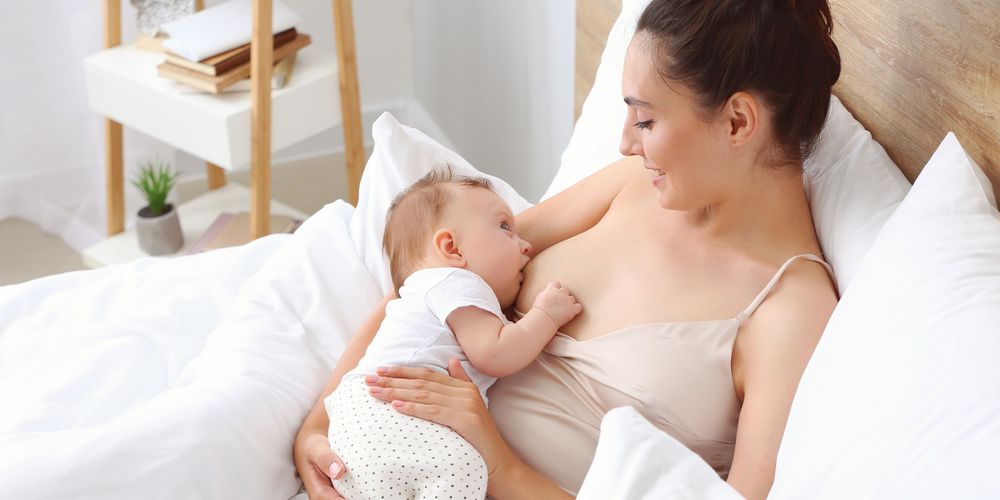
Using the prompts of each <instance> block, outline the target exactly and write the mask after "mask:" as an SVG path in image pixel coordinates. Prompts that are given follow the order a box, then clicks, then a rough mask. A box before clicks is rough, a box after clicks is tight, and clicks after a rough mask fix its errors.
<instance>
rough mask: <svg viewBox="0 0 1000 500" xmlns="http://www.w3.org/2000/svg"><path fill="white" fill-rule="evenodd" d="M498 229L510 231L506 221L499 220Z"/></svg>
mask: <svg viewBox="0 0 1000 500" xmlns="http://www.w3.org/2000/svg"><path fill="white" fill-rule="evenodd" d="M500 229H503V230H504V231H510V225H508V224H507V223H506V222H501V223H500Z"/></svg>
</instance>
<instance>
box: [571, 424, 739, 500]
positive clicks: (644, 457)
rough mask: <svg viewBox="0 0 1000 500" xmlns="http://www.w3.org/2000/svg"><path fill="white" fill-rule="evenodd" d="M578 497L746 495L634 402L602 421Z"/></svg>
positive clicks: (709, 498) (719, 498) (716, 499)
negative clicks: (658, 424) (654, 421)
mask: <svg viewBox="0 0 1000 500" xmlns="http://www.w3.org/2000/svg"><path fill="white" fill-rule="evenodd" d="M576 498H577V500H590V499H594V500H604V499H607V498H627V499H629V500H643V499H651V500H652V499H657V500H658V499H661V498H670V499H672V500H685V499H687V500H736V499H741V498H743V497H741V496H740V495H739V493H737V492H736V490H734V489H733V488H732V487H731V486H729V484H727V483H726V482H725V481H723V480H722V478H720V477H719V474H718V473H716V472H715V471H714V470H713V469H712V467H710V466H709V465H708V464H707V463H706V462H705V461H704V460H703V459H702V458H701V457H699V456H698V455H696V454H695V453H694V452H693V451H691V450H689V449H688V448H687V447H686V446H684V445H683V444H681V442H680V441H678V440H676V439H674V438H673V437H672V436H670V435H669V434H667V433H665V432H663V431H661V430H660V429H657V428H656V427H654V426H653V424H651V423H649V421H648V420H646V419H645V418H643V417H642V415H639V412H637V411H636V410H635V408H632V407H631V406H623V407H620V408H615V409H613V410H611V411H609V412H608V413H606V414H605V415H604V419H602V420H601V435H600V439H599V440H598V441H597V451H596V453H595V455H594V461H593V462H592V463H591V464H590V469H588V471H587V477H586V478H585V479H584V480H583V484H582V485H581V486H580V493H579V494H578V495H577V496H576Z"/></svg>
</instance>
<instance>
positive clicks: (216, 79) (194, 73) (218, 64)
mask: <svg viewBox="0 0 1000 500" xmlns="http://www.w3.org/2000/svg"><path fill="white" fill-rule="evenodd" d="M311 41H312V40H311V39H310V38H309V35H306V34H304V33H299V32H297V31H296V30H295V28H290V29H287V30H284V31H281V32H278V33H275V34H274V64H275V70H274V74H275V77H276V79H280V80H286V79H287V78H289V76H290V73H291V70H292V67H293V64H294V58H295V53H296V52H298V51H299V49H301V48H303V47H305V46H307V45H309V43H310V42H311ZM156 70H157V72H158V73H159V75H160V76H161V77H164V78H169V79H171V80H175V81H177V82H180V83H183V84H185V85H188V86H191V87H194V88H196V89H198V90H202V91H205V92H210V93H213V94H217V93H220V92H222V91H223V90H225V89H227V88H229V87H232V86H233V85H235V84H236V83H238V82H240V81H241V80H245V79H247V78H250V44H249V43H246V44H244V45H240V46H238V47H236V48H232V49H229V50H226V51H223V52H220V53H218V54H214V55H211V56H208V57H206V58H204V59H201V60H199V61H192V60H190V59H187V58H185V57H183V56H180V55H178V54H175V53H172V52H167V55H166V60H165V61H164V62H163V63H162V64H160V65H159V66H157V67H156ZM278 86H279V87H280V85H278Z"/></svg>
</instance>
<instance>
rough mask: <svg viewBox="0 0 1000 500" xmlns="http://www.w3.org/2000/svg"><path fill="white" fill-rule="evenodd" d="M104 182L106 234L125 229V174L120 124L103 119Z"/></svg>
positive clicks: (109, 234) (111, 234) (110, 234)
mask: <svg viewBox="0 0 1000 500" xmlns="http://www.w3.org/2000/svg"><path fill="white" fill-rule="evenodd" d="M104 153H105V155H107V157H106V158H105V160H104V182H105V189H106V192H107V201H108V236H114V235H116V234H118V233H120V232H122V231H124V230H125V176H124V166H123V161H122V124H121V123H118V122H116V121H114V120H109V119H105V120H104Z"/></svg>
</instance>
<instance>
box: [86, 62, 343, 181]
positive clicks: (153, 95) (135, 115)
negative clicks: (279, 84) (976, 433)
mask: <svg viewBox="0 0 1000 500" xmlns="http://www.w3.org/2000/svg"><path fill="white" fill-rule="evenodd" d="M296 57H297V58H296V61H295V72H294V73H293V74H292V78H291V80H290V82H289V84H288V85H287V86H286V87H284V88H281V89H277V90H272V91H271V151H272V152H273V151H278V150H280V149H282V148H285V147H288V146H291V145H292V144H295V143H297V142H299V141H302V140H304V139H306V138H308V137H311V136H313V135H315V134H318V133H320V132H322V131H324V130H327V129H329V128H332V127H334V126H337V125H339V124H340V123H341V113H340V102H339V99H338V96H337V85H338V84H337V79H338V75H337V58H336V54H334V53H332V52H324V51H321V50H319V49H316V48H314V47H306V48H304V49H302V50H300V51H299V52H298V54H297V56H296ZM163 59H164V56H163V54H159V53H155V52H149V51H146V50H141V49H137V48H136V47H135V46H134V45H120V46H117V47H113V48H110V49H106V50H103V51H101V52H98V53H97V54H94V55H92V56H90V57H87V58H86V59H85V60H84V71H85V74H86V81H87V97H88V99H89V101H90V107H91V109H93V110H94V111H96V112H97V113H100V114H101V115H103V116H106V117H108V118H110V119H112V120H114V121H116V122H118V123H121V124H122V125H125V126H127V127H130V128H132V129H135V130H138V131H140V132H142V133H144V134H146V135H149V136H151V137H154V138H156V139H159V140H161V141H163V142H165V143H167V144H170V145H172V146H174V147H176V148H179V149H182V150H184V151H186V152H188V153H190V154H192V155H194V156H196V157H198V158H202V159H204V160H205V161H208V162H211V163H213V164H215V165H218V166H220V167H222V168H224V169H226V170H234V169H246V167H248V166H249V164H250V143H251V137H250V133H251V127H250V92H236V93H223V94H192V93H187V92H185V91H183V88H184V87H183V86H181V85H180V84H177V83H175V82H173V81H171V80H168V79H165V78H160V77H159V76H157V74H156V65H157V64H160V63H161V62H163Z"/></svg>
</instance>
